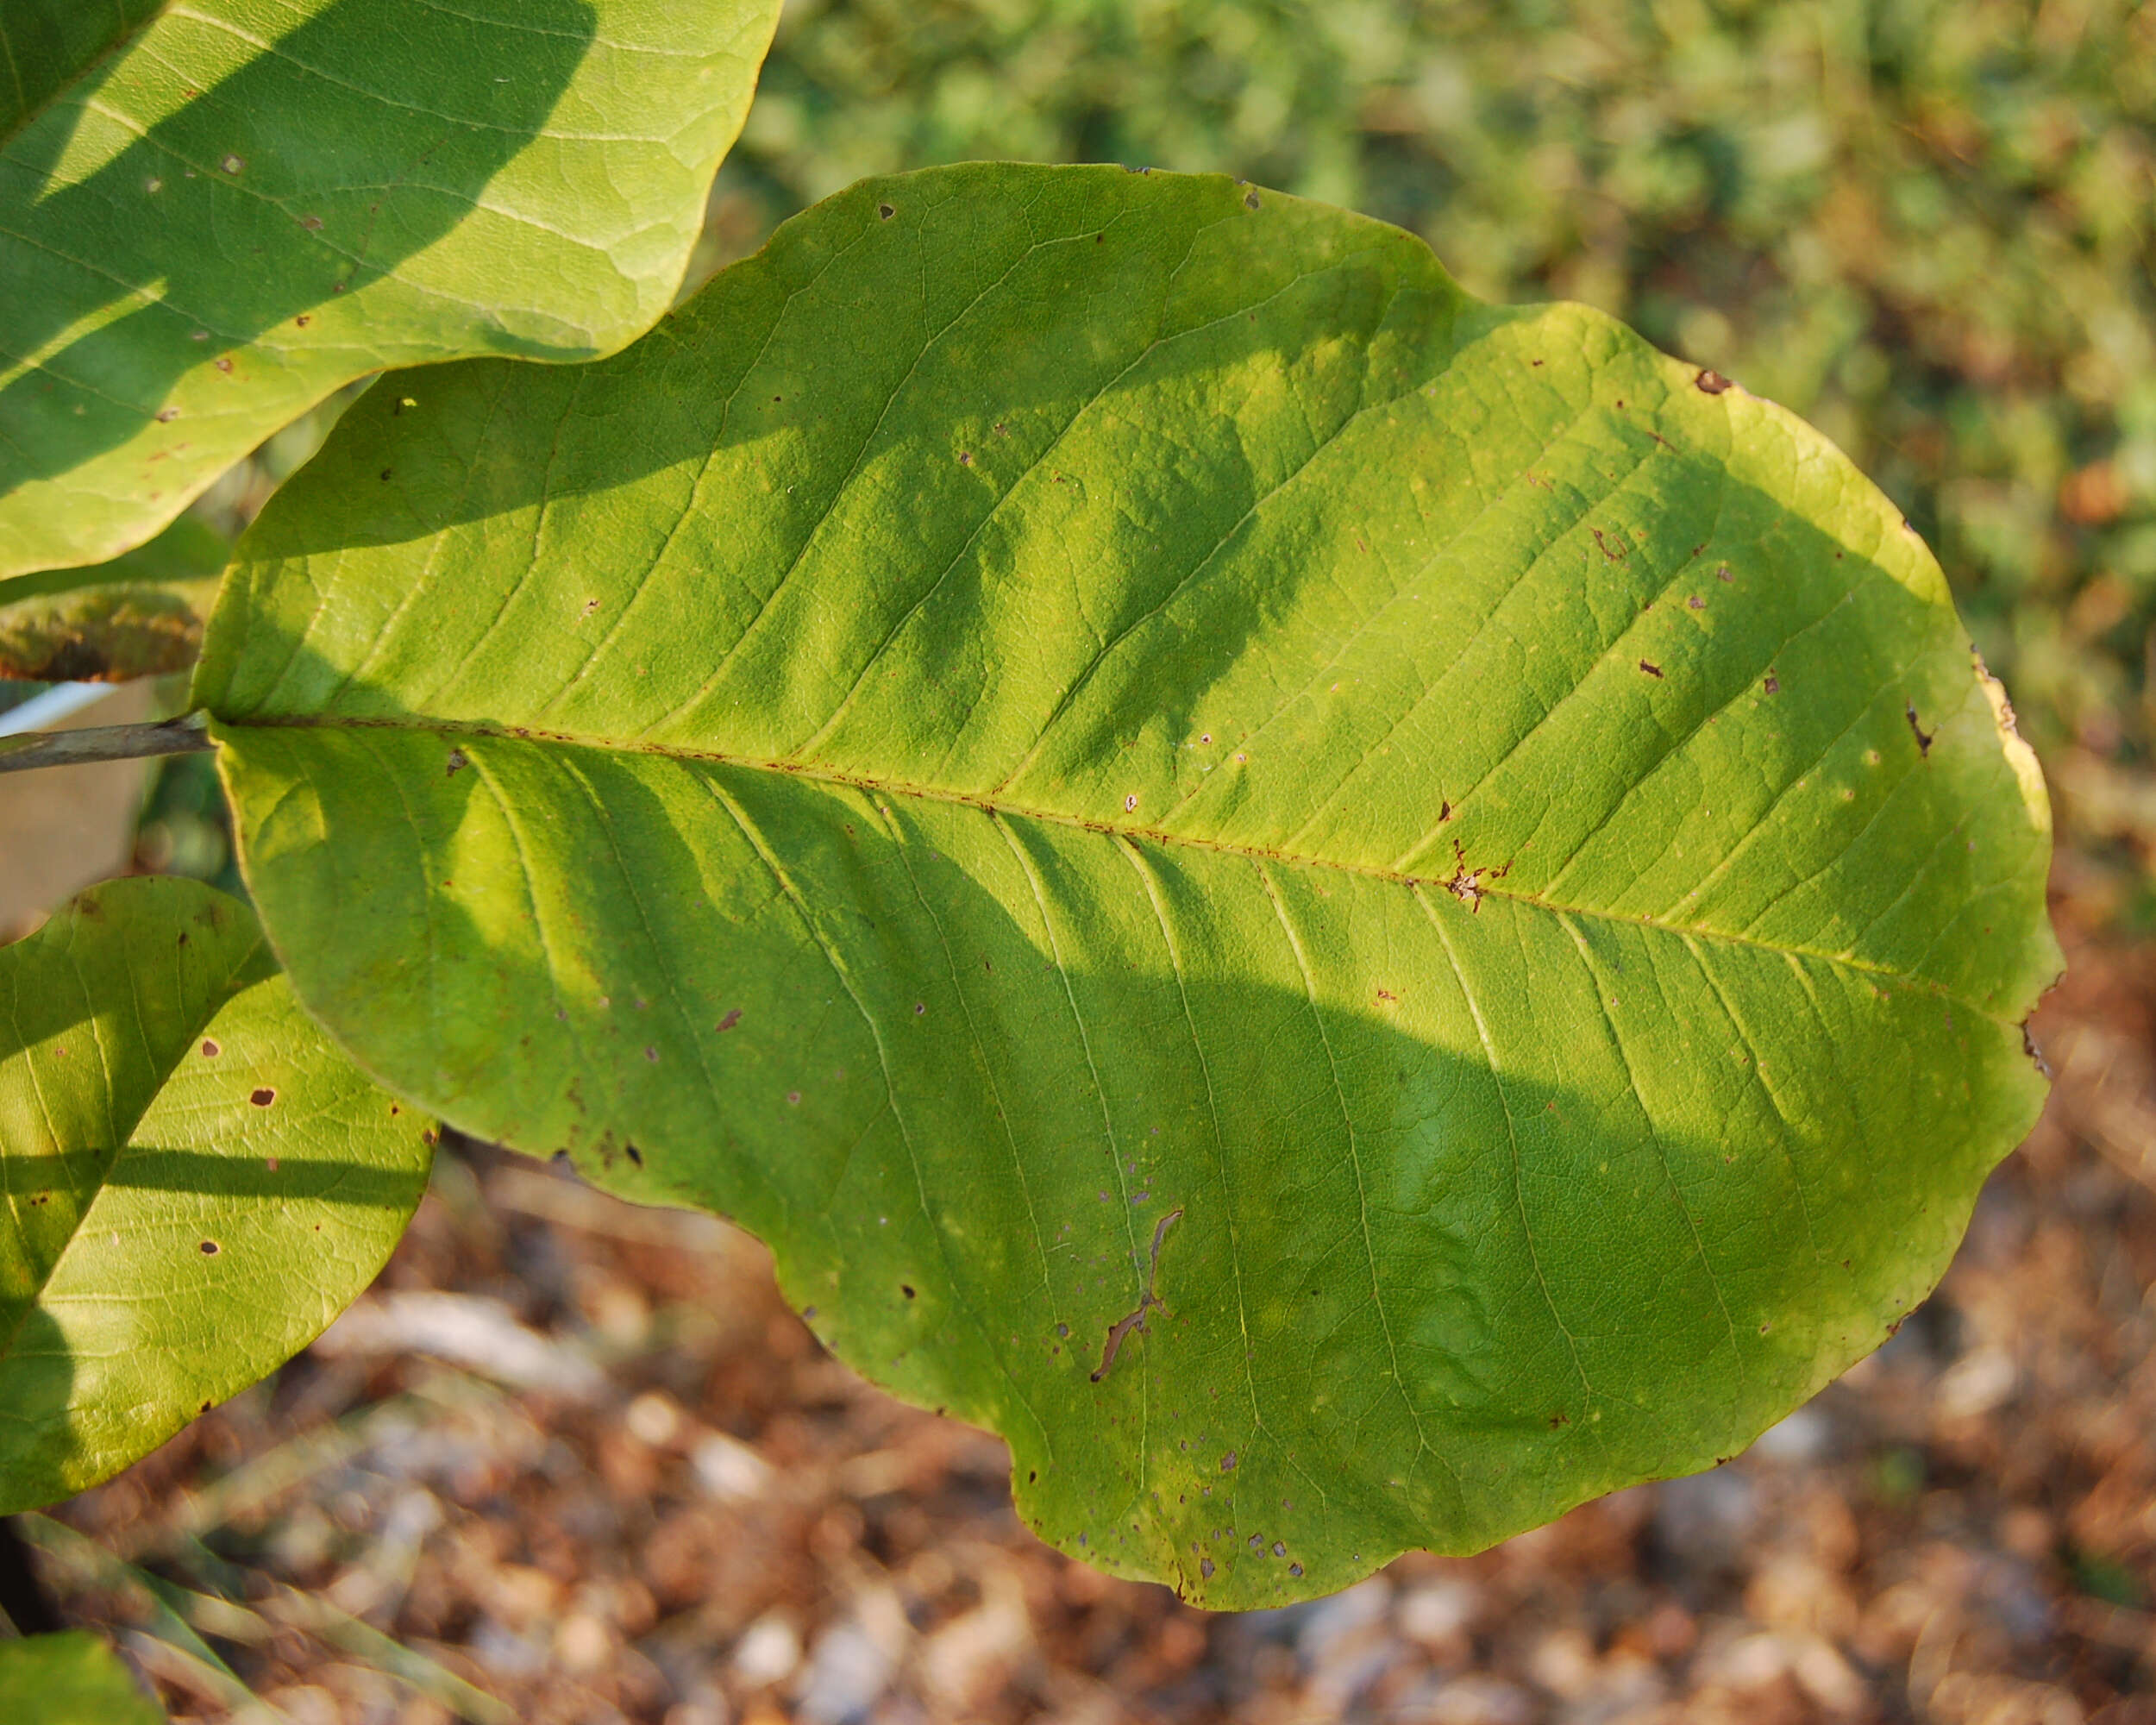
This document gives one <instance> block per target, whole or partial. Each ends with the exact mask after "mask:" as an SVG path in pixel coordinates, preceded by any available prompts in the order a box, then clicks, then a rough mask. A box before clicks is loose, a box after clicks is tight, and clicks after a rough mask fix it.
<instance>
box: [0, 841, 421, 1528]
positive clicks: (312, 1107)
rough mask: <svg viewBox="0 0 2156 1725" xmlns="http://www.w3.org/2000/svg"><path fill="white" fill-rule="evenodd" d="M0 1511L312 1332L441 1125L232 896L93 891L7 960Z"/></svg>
mask: <svg viewBox="0 0 2156 1725" xmlns="http://www.w3.org/2000/svg"><path fill="white" fill-rule="evenodd" d="M0 1002H3V1003H4V1017H0V1173H4V1176H5V1181H6V1189H7V1190H8V1192H9V1195H10V1202H9V1211H8V1219H7V1222H6V1225H5V1227H4V1231H0V1508H4V1509H9V1510H13V1509H23V1508H27V1507H30V1506H33V1505H35V1504H39V1503H45V1502H53V1501H55V1500H57V1499H59V1498H62V1497H66V1496H70V1495H71V1494H72V1493H74V1492H76V1491H79V1490H82V1489H83V1488H84V1487H85V1486H87V1485H90V1484H94V1483H96V1482H97V1480H100V1479H103V1478H104V1477H107V1476H109V1475H110V1474H111V1473H113V1472H115V1471H117V1470H118V1469H120V1468H122V1467H123V1466H125V1465H127V1464H128V1462H131V1461H133V1460H134V1459H135V1458H136V1457H138V1456H141V1455H144V1454H147V1452H149V1451H150V1450H152V1449H154V1448H155V1447H156V1446H158V1445H159V1444H160V1443H161V1442H163V1441H164V1440H165V1439H166V1438H167V1437H169V1436H170V1435H171V1434H172V1433H173V1432H174V1431H176V1430H178V1429H179V1427H181V1426H183V1425H184V1424H185V1423H186V1422H187V1421H189V1420H191V1419H192V1418H193V1417H194V1416H195V1415H197V1413H199V1412H202V1411H204V1410H205V1409H207V1408H210V1406H211V1405H212V1404H213V1403H215V1402H219V1401H222V1400H223V1399H224V1398H225V1397H226V1396H230V1395H231V1394H233V1393H234V1392H235V1390H238V1389H243V1388H244V1387H245V1386H247V1385H248V1384H249V1383H254V1381H255V1380H256V1379H257V1378H259V1377H261V1376H262V1375H263V1374H264V1373H265V1372H267V1371H270V1370H272V1369H273V1368H274V1367H275V1366H277V1365H279V1364H282V1363H283V1362H284V1361H285V1359H287V1358H290V1357H291V1355H292V1354H293V1353H295V1352H298V1350H299V1349H300V1348H302V1347H304V1346H306V1344H307V1343H308V1342H309V1341H310V1340H312V1339H313V1338H314V1337H315V1336H316V1335H317V1334H319V1333H320V1332H321V1331H322V1329H323V1327H324V1326H326V1325H327V1324H328V1323H329V1320H330V1319H332V1318H333V1317H335V1315H336V1314H337V1313H338V1312H339V1311H340V1310H341V1309H342V1308H343V1307H344V1306H345V1305H346V1304H348V1302H350V1301H351V1300H352V1299H353V1297H354V1295H357V1294H358V1293H359V1292H360V1290H361V1289H364V1288H365V1287H366V1286H367V1283H369V1282H370V1281H372V1280H373V1277H374V1274H375V1272H376V1271H377V1270H379V1269H380V1268H381V1266H382V1264H383V1262H384V1260H385V1258H387V1257H388V1255H389V1251H390V1249H391V1247H392V1246H393V1245H395V1244H396V1242H397V1238H398V1234H400V1233H402V1232H403V1230H404V1223H405V1221H406V1220H408V1219H409V1218H410V1216H411V1212H412V1208H413V1206H415V1205H416V1204H417V1202H418V1201H419V1195H420V1194H421V1192H422V1191H423V1189H425V1185H426V1179H427V1168H428V1164H429V1156H430V1152H429V1145H431V1143H432V1139H433V1132H432V1130H431V1128H430V1127H429V1126H428V1124H427V1122H426V1121H425V1120H423V1118H421V1117H420V1116H418V1115H417V1114H415V1113H413V1112H412V1111H411V1109H409V1108H407V1107H403V1106H402V1105H400V1104H398V1103H395V1102H392V1101H391V1100H390V1099H389V1098H388V1097H386V1096H385V1095H382V1094H381V1093H380V1092H379V1091H378V1090H376V1089H374V1088H373V1086H372V1085H370V1084H369V1083H368V1082H367V1080H366V1079H365V1078H364V1077H362V1076H360V1073H359V1072H357V1071H356V1070H355V1069H354V1068H353V1067H352V1066H351V1065H350V1063H348V1062H347V1061H346V1060H345V1059H344V1057H342V1055H340V1054H339V1053H337V1051H335V1049H334V1048H332V1047H331V1046H330V1044H329V1043H328V1041H327V1040H326V1039H325V1038H323V1036H322V1034H321V1032H318V1031H317V1030H316V1029H315V1028H314V1027H313V1026H312V1025H311V1024H310V1023H309V1022H308V1020H307V1019H306V1018H305V1016H304V1014H303V1013H301V1012H300V1010H299V1008H298V1003H297V1002H296V1001H295V1000H293V998H292V994H291V988H290V987H289V986H288V985H287V984H286V983H285V981H284V979H283V978H282V977H281V976H279V975H278V974H277V972H276V967H275V964H274V963H273V961H272V959H271V958H270V956H269V951H268V949H267V947H266V945H265V944H263V941H262V937H261V931H260V927H259V926H258V925H256V923H255V921H254V918H253V916H252V915H251V914H250V913H248V910H247V909H246V907H245V906H242V905H241V904H239V903H238V902H237V901H235V900H231V899H228V898H226V897H225V896H224V895H223V894H220V893H216V892H213V891H212V890H211V889H210V888H207V887H204V886H202V885H200V884H199V883H197V882H195V881H185V880H179V879H176V878H172V877H156V878H141V879H136V880H129V881H115V882H112V883H110V884H108V885H106V886H103V887H100V888H92V889H91V891H89V892H87V893H85V894H82V895H81V896H80V897H79V898H78V899H76V900H74V901H73V902H72V904H70V905H69V906H66V908H65V909H64V910H62V911H61V912H60V913H59V914H57V915H56V916H54V917H53V919H52V920H51V921H49V922H48V923H47V924H46V925H44V927H42V928H41V929H40V930H38V931H37V932H35V933H34V934H32V935H30V936H29V937H28V938H26V939H24V940H22V941H21V942H19V943H17V944H15V945H13V946H11V947H9V948H7V949H5V950H0Z"/></svg>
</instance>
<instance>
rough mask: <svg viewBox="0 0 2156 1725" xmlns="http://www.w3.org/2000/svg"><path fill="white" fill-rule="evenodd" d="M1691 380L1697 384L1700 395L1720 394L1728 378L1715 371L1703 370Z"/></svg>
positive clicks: (1726, 385)
mask: <svg viewBox="0 0 2156 1725" xmlns="http://www.w3.org/2000/svg"><path fill="white" fill-rule="evenodd" d="M1692 381H1693V382H1694V383H1695V384H1696V385H1698V386H1699V390H1700V393H1701V394H1702V395H1720V393H1721V392H1723V391H1724V390H1726V389H1727V388H1728V387H1729V380H1728V379H1727V378H1726V377H1724V376H1723V375H1722V374H1721V373H1720V372H1717V371H1703V372H1702V373H1700V374H1699V375H1698V376H1697V377H1695V378H1694V379H1693V380H1692Z"/></svg>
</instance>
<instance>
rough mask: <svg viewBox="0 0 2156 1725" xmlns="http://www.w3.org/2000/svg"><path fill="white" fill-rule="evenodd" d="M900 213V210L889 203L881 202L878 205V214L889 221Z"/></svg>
mask: <svg viewBox="0 0 2156 1725" xmlns="http://www.w3.org/2000/svg"><path fill="white" fill-rule="evenodd" d="M898 213H899V212H898V211H897V210H893V208H892V207H891V206H890V205H889V204H877V205H876V214H877V215H879V216H881V217H882V218H883V219H884V220H885V221H887V222H888V221H889V220H890V219H891V218H892V217H893V216H895V215H897V214H898Z"/></svg>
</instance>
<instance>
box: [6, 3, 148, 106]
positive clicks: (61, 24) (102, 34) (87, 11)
mask: <svg viewBox="0 0 2156 1725" xmlns="http://www.w3.org/2000/svg"><path fill="white" fill-rule="evenodd" d="M159 10H160V0H115V3H112V4H107V5H98V6H81V5H75V4H71V3H70V0H4V3H0V66H4V67H5V69H6V72H7V76H6V78H4V79H0V141H5V140H6V139H7V138H9V136H10V135H13V134H14V133H16V132H17V131H19V130H21V129H22V127H23V125H24V124H25V123H26V122H28V121H29V120H30V119H31V118H32V117H33V116H35V115H36V114H37V112H38V111H39V110H41V109H42V108H43V107H44V106H45V104H46V103H48V102H50V101H51V100H52V99H53V97H55V96H57V95H59V94H60V92H61V91H64V90H66V88H67V86H68V85H70V84H72V83H73V82H74V81H75V80H76V79H77V78H80V77H81V76H82V75H83V74H84V73H85V72H87V71H88V70H89V69H90V68H91V66H94V65H95V64H96V63H97V60H100V59H101V58H103V56H104V55H106V54H109V53H111V52H112V51H113V50H114V49H116V48H117V47H119V46H120V45H121V44H122V42H124V41H126V40H127V39H128V36H129V35H130V34H132V33H134V32H135V31H136V30H138V29H140V28H141V27H142V26H143V25H144V24H145V23H147V22H148V21H149V20H150V19H152V18H154V17H155V16H157V13H158V11H159Z"/></svg>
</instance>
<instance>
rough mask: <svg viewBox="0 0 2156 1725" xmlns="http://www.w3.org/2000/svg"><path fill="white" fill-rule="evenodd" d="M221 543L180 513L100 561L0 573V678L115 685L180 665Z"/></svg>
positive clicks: (205, 612)
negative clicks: (150, 535)
mask: <svg viewBox="0 0 2156 1725" xmlns="http://www.w3.org/2000/svg"><path fill="white" fill-rule="evenodd" d="M230 549H231V548H230V547H229V545H228V544H227V543H226V542H225V540H224V539H223V537H222V536H221V535H220V534H218V533H217V532H216V531H215V530H213V529H211V528H210V527H209V526H207V525H205V524H204V523H202V522H201V521H198V520H197V519H195V518H194V517H191V516H182V517H180V518H179V520H177V521H175V522H173V523H172V525H171V526H169V527H167V528H166V530H164V531H163V532H162V533H160V534H159V535H158V536H157V537H156V538H154V539H153V540H151V541H150V542H149V543H147V544H145V545H138V546H136V547H135V549H133V550H132V551H126V552H122V554H121V555H119V556H117V557H115V558H113V559H112V560H111V561H110V562H104V563H93V564H91V566H90V567H89V568H79V569H47V570H44V571H41V572H40V573H38V574H29V575H17V576H16V577H14V578H13V579H12V580H0V677H7V678H20V679H25V680H28V681H37V682H47V683H66V682H108V683H117V682H125V681H127V680H128V679H129V678H131V677H152V676H159V675H162V674H166V673H169V672H173V671H184V670H185V669H187V668H188V667H190V666H191V665H192V664H193V663H194V662H195V655H196V654H197V651H199V649H201V646H202V625H203V622H204V618H207V617H208V616H209V614H210V604H211V602H212V601H213V600H214V599H216V593H217V577H218V576H219V575H220V574H222V572H223V569H224V560H225V556H226V554H227V553H228V552H229V550H230Z"/></svg>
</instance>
